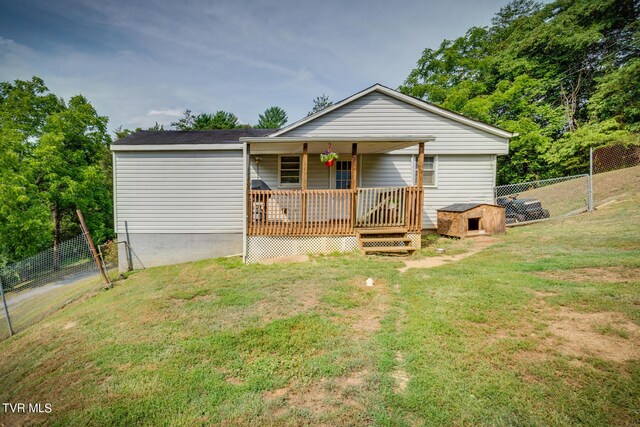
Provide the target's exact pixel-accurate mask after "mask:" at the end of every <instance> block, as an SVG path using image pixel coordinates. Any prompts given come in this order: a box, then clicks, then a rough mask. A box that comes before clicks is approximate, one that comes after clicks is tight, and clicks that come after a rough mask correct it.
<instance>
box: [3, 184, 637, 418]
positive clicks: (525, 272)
mask: <svg viewBox="0 0 640 427" xmlns="http://www.w3.org/2000/svg"><path fill="white" fill-rule="evenodd" d="M637 190H638V189H637V188H636V189H635V191H633V192H631V193H627V196H626V197H625V198H622V199H619V200H618V201H617V202H613V203H610V204H608V205H606V206H605V207H603V208H602V209H600V210H598V211H596V212H594V213H592V214H583V215H579V216H576V217H572V218H569V219H566V220H563V221H555V222H546V223H540V224H535V225H531V226H528V227H519V228H517V229H510V230H509V233H508V234H507V235H505V236H502V237H500V238H499V239H497V243H495V244H494V245H492V246H489V247H487V248H486V249H484V250H482V251H480V252H478V253H476V254H474V255H472V256H469V257H467V258H464V259H462V260H460V261H458V262H454V263H450V264H447V265H442V266H440V267H437V268H432V269H410V270H408V271H407V272H405V273H400V272H399V271H398V270H397V268H398V267H401V266H402V265H403V263H402V261H401V260H400V259H399V258H385V257H369V258H365V257H363V256H360V255H356V254H353V255H348V256H326V257H317V258H314V259H313V260H312V261H311V262H309V263H303V264H287V265H270V266H264V265H251V266H245V265H242V264H241V263H240V262H239V261H238V260H235V259H218V260H209V261H202V262H196V263H190V264H183V265H179V266H173V267H161V268H153V269H148V270H144V271H140V272H136V273H134V274H131V275H130V276H129V277H128V278H127V279H126V280H123V281H120V282H118V283H116V286H115V288H114V289H112V290H110V291H105V292H98V293H95V294H93V295H92V296H90V297H87V298H84V299H83V300H80V301H77V302H75V303H72V304H70V305H68V306H67V307H65V308H64V309H63V310H61V311H59V312H57V313H56V314H54V315H53V316H51V317H49V318H48V319H46V320H45V321H43V322H41V323H39V324H38V325H36V326H35V327H32V328H30V329H28V330H27V331H25V332H24V333H21V334H18V335H17V336H14V337H13V338H11V339H8V340H6V341H3V342H0V358H1V359H2V361H3V363H2V364H1V365H0V401H2V402H42V403H52V405H53V412H52V413H51V414H31V415H5V416H4V417H3V418H0V424H2V423H4V424H6V425H14V424H28V423H38V424H39V423H44V424H50V425H87V424H91V425H133V424H137V425H159V424H160V425H163V424H171V425H201V424H202V425H206V424H211V423H221V424H225V425H255V424H256V423H260V424H275V425H281V424H287V425H301V424H306V423H309V424H318V423H327V424H332V425H362V424H372V423H373V424H393V425H415V424H423V423H427V424H430V425H434V424H458V425H459V424H509V425H513V424H537V425H548V424H554V425H569V424H585V425H604V424H615V425H631V424H637V423H639V422H640V326H639V325H640V209H638V204H639V203H640V194H638V191H637ZM431 243H432V244H433V242H431ZM435 244H437V245H438V246H441V245H443V246H446V247H448V248H449V251H448V253H460V252H463V251H466V250H467V251H468V250H473V249H474V242H473V241H463V242H452V241H444V240H440V241H438V242H436V243H435ZM425 256H434V253H433V246H431V247H428V248H426V249H424V250H423V251H422V253H421V254H419V255H418V256H417V257H425ZM367 277H372V278H374V280H375V282H376V284H375V286H374V287H372V288H368V287H365V286H364V282H365V279H366V278H367ZM0 417H2V415H0Z"/></svg>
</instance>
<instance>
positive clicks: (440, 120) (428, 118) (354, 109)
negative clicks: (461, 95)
mask: <svg viewBox="0 0 640 427" xmlns="http://www.w3.org/2000/svg"><path fill="white" fill-rule="evenodd" d="M393 135H413V136H422V135H424V136H435V137H436V140H435V141H434V142H430V143H427V144H426V148H425V150H426V153H427V154H507V153H508V140H507V139H505V138H501V137H498V136H496V135H493V134H490V133H487V132H484V131H482V130H479V129H476V128H473V127H471V126H468V125H464V124H462V123H458V122H456V121H454V120H452V119H449V118H445V117H442V116H439V115H437V114H435V113H431V112H429V111H425V110H423V109H421V108H418V107H416V106H413V105H409V104H406V103H404V102H402V101H400V100H397V99H395V98H392V97H389V96H387V95H384V94H382V93H379V92H372V93H370V94H368V95H365V96H363V97H362V98H360V99H357V100H355V101H353V102H352V103H350V104H347V105H345V106H344V107H341V108H339V109H337V110H335V111H332V112H330V113H328V114H325V115H324V116H321V117H318V118H317V119H315V120H312V121H311V122H309V123H306V124H304V125H301V126H300V127H298V128H295V129H292V130H291V131H289V132H286V133H284V134H282V135H281V136H287V137H293V136H322V137H331V136H356V137H357V136H362V137H365V136H377V137H380V136H393ZM414 152H415V148H408V149H405V150H404V153H407V154H413V153H414Z"/></svg>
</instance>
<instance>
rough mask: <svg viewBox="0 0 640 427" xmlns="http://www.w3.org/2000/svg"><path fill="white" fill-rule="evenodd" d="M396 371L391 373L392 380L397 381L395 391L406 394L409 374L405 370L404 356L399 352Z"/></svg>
mask: <svg viewBox="0 0 640 427" xmlns="http://www.w3.org/2000/svg"><path fill="white" fill-rule="evenodd" d="M395 359H396V369H395V370H394V371H393V372H392V373H391V378H393V380H394V381H395V387H394V391H395V392H396V393H404V391H405V390H406V389H407V385H408V384H409V374H408V373H407V371H406V370H405V369H404V356H402V353H400V352H399V351H398V352H396V358H395Z"/></svg>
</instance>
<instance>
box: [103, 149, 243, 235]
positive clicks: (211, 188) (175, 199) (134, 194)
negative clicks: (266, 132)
mask: <svg viewBox="0 0 640 427" xmlns="http://www.w3.org/2000/svg"><path fill="white" fill-rule="evenodd" d="M114 166H115V169H116V171H117V176H116V182H115V201H116V221H117V224H116V228H117V232H118V233H119V234H120V233H124V232H125V221H126V222H127V228H128V232H129V233H242V225H243V224H242V197H243V196H242V195H243V184H242V152H241V151H240V150H234V151H184V152H117V153H115V165H114Z"/></svg>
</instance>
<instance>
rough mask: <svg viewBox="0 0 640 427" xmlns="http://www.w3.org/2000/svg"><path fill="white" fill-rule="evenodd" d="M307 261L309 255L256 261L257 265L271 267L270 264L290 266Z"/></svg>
mask: <svg viewBox="0 0 640 427" xmlns="http://www.w3.org/2000/svg"><path fill="white" fill-rule="evenodd" d="M307 261H309V255H292V256H285V257H278V258H267V259H263V260H261V261H258V263H259V264H265V265H271V264H290V263H296V262H307Z"/></svg>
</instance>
